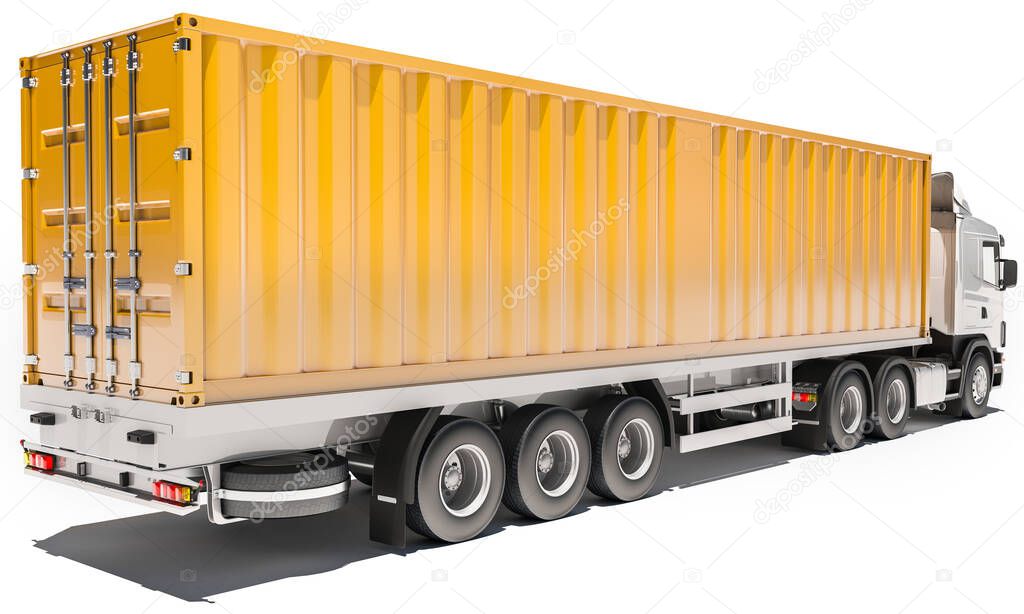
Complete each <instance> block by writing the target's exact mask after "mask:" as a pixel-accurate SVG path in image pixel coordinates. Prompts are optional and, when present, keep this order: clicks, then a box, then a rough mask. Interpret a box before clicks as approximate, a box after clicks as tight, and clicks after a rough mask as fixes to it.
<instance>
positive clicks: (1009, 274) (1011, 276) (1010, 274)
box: [999, 258, 1017, 290]
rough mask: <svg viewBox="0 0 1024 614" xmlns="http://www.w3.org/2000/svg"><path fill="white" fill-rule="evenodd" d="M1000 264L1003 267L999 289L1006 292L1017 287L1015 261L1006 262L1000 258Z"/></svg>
mask: <svg viewBox="0 0 1024 614" xmlns="http://www.w3.org/2000/svg"><path fill="white" fill-rule="evenodd" d="M999 262H1000V264H1002V265H1003V278H1002V280H1001V281H1000V284H999V289H1000V290H1006V289H1007V288H1012V287H1014V286H1016V285H1017V261H1016V260H1006V259H1003V258H1001V259H1000V260H999Z"/></svg>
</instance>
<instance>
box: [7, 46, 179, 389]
mask: <svg viewBox="0 0 1024 614" xmlns="http://www.w3.org/2000/svg"><path fill="white" fill-rule="evenodd" d="M172 40H173V38H172V37H170V36H161V37H158V38H152V39H150V40H145V37H142V36H140V37H139V40H138V41H137V42H136V43H135V44H136V48H135V50H136V52H137V54H138V55H137V60H138V64H137V68H136V70H129V57H128V54H129V52H130V47H129V45H130V43H129V40H128V39H127V37H125V36H119V37H117V38H116V39H113V40H112V41H111V45H110V48H109V52H108V51H107V49H105V46H104V45H103V44H98V45H93V46H92V49H91V58H90V59H91V62H86V57H85V55H86V53H85V51H86V50H85V49H84V48H74V49H72V50H70V51H69V57H68V59H67V61H66V63H65V62H63V61H62V60H61V59H60V58H57V63H55V64H53V63H51V64H49V65H46V66H41V67H38V68H36V69H34V70H32V71H31V72H30V73H26V74H29V75H30V76H31V77H33V78H35V80H36V81H35V87H32V88H29V89H27V90H26V92H25V94H23V95H24V96H26V99H25V100H24V103H23V117H22V130H23V143H24V148H23V156H24V158H25V163H26V166H27V167H30V168H32V169H35V170H34V171H33V172H32V173H29V175H32V176H34V178H28V179H26V180H25V181H26V182H29V183H30V186H29V188H28V189H26V190H24V195H25V196H24V199H25V202H24V203H23V209H24V213H25V215H24V220H23V223H24V224H25V229H24V235H23V236H24V238H25V243H26V245H25V249H24V254H25V258H26V262H27V263H28V264H29V265H33V266H29V267H27V268H26V298H25V309H26V318H25V321H26V331H25V334H26V340H25V343H26V351H27V353H28V354H29V356H28V358H27V359H26V361H27V362H28V363H29V364H30V365H31V363H33V362H37V364H36V365H35V368H34V369H29V370H28V372H27V373H26V375H25V381H26V382H30V381H38V380H42V383H44V384H46V385H55V386H61V385H65V386H68V387H71V388H75V389H79V390H81V389H83V388H90V389H95V390H97V391H103V390H104V389H105V388H106V387H107V386H110V385H113V387H114V389H113V392H115V393H117V394H128V393H129V392H130V391H131V390H133V389H139V388H140V387H159V388H174V387H175V379H174V374H175V365H176V364H178V361H179V354H180V352H177V351H175V349H174V345H175V343H174V340H175V339H177V338H178V336H177V335H174V334H172V332H173V331H171V330H170V328H171V326H172V324H171V318H170V315H171V289H172V284H173V282H174V272H173V265H174V262H175V253H176V246H175V245H174V243H175V241H173V240H172V234H171V210H172V195H173V192H174V188H175V178H176V173H177V171H176V165H177V162H176V161H175V159H174V151H175V147H176V141H175V138H174V136H173V133H174V112H173V107H174V104H175V101H176V100H177V98H176V89H175V88H176V83H177V81H176V79H175V64H174V62H175V58H174V52H173V51H172ZM106 57H109V58H110V60H112V64H113V68H112V70H110V69H109V63H105V58H106ZM65 65H66V71H65ZM87 65H89V66H87ZM132 73H134V79H133V76H132ZM133 81H134V85H133V84H132V82H133ZM132 90H134V91H132ZM132 98H133V99H134V109H131V108H130V104H129V103H130V99H132ZM133 126H134V130H133V129H132V128H133ZM133 132H134V135H133ZM133 141H134V145H133ZM132 148H134V155H132V151H131V149H132ZM133 177H134V184H135V188H134V190H133V189H132V187H131V183H132V179H133ZM133 235H134V241H133ZM133 260H134V263H133ZM133 304H134V312H135V315H134V316H133Z"/></svg>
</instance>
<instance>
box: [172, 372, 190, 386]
mask: <svg viewBox="0 0 1024 614" xmlns="http://www.w3.org/2000/svg"><path fill="white" fill-rule="evenodd" d="M174 381H176V382H178V383H179V384H181V385H183V386H184V385H186V384H191V383H192V372H191V371H175V372H174Z"/></svg>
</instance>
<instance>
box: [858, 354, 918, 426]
mask: <svg viewBox="0 0 1024 614" xmlns="http://www.w3.org/2000/svg"><path fill="white" fill-rule="evenodd" d="M877 377H878V376H876V378H877ZM876 382H877V384H878V385H877V387H876V388H875V409H874V411H873V412H871V426H872V428H871V429H870V431H869V432H868V433H867V435H868V436H869V437H871V438H873V439H897V438H899V437H902V436H903V434H904V433H906V430H907V423H908V422H910V412H911V411H912V410H913V398H914V397H913V393H914V391H913V389H912V388H911V383H910V378H909V377H907V372H906V371H904V370H903V368H902V367H899V366H892V367H890V368H889V369H888V370H887V371H886V372H885V374H884V375H882V377H881V378H880V379H876Z"/></svg>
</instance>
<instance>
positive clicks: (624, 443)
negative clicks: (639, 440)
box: [616, 430, 633, 459]
mask: <svg viewBox="0 0 1024 614" xmlns="http://www.w3.org/2000/svg"><path fill="white" fill-rule="evenodd" d="M632 449H633V444H632V443H631V442H630V441H629V437H627V436H626V431H625V430H623V431H622V433H620V434H619V444H618V446H616V450H617V452H618V455H619V458H622V459H624V458H628V457H629V453H630V451H632Z"/></svg>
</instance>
